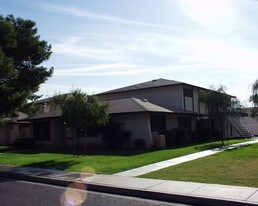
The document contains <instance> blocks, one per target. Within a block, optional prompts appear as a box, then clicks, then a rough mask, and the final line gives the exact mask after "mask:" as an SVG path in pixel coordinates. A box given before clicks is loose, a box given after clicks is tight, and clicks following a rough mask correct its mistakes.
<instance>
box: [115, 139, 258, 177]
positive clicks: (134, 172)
mask: <svg viewBox="0 0 258 206" xmlns="http://www.w3.org/2000/svg"><path fill="white" fill-rule="evenodd" d="M255 143H258V138H254V139H253V140H251V141H248V142H242V143H237V144H233V145H230V146H226V147H221V148H215V149H211V150H205V151H202V152H196V153H193V154H189V155H185V156H182V157H177V158H173V159H170V160H165V161H162V162H157V163H154V164H150V165H146V166H143V167H139V168H135V169H131V170H127V171H124V172H119V173H116V174H115V175H118V176H125V177H137V176H140V175H143V174H147V173H150V172H154V171H157V170H160V169H164V168H167V167H171V166H174V165H178V164H181V163H184V162H189V161H192V160H195V159H199V158H202V157H207V156H210V155H213V154H216V153H219V152H223V151H226V150H231V149H234V148H237V147H242V146H247V145H251V144H255Z"/></svg>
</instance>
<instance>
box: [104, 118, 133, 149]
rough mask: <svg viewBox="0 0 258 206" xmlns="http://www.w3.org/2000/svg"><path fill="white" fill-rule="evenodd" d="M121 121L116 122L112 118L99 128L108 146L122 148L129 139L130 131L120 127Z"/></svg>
mask: <svg viewBox="0 0 258 206" xmlns="http://www.w3.org/2000/svg"><path fill="white" fill-rule="evenodd" d="M122 126H123V123H120V122H117V121H116V120H114V119H110V121H109V122H108V123H107V124H106V125H105V126H104V127H102V129H101V133H102V134H103V138H104V139H105V140H107V142H108V145H109V147H111V148H115V147H119V148H122V147H123V146H124V144H125V143H126V142H128V141H129V138H130V136H131V134H132V133H131V132H130V131H129V130H123V129H122Z"/></svg>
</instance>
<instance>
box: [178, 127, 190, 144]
mask: <svg viewBox="0 0 258 206" xmlns="http://www.w3.org/2000/svg"><path fill="white" fill-rule="evenodd" d="M174 130H175V132H176V145H183V144H187V143H189V142H190V134H189V129H186V128H176V129H174Z"/></svg>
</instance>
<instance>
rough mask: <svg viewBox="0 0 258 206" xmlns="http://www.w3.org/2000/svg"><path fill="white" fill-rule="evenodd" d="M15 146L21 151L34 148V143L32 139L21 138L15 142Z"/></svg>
mask: <svg viewBox="0 0 258 206" xmlns="http://www.w3.org/2000/svg"><path fill="white" fill-rule="evenodd" d="M13 146H14V147H15V148H19V149H29V148H32V147H33V146H34V141H33V139H32V138H19V139H17V140H15V142H14V143H13Z"/></svg>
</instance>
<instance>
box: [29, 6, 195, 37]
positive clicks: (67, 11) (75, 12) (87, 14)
mask: <svg viewBox="0 0 258 206" xmlns="http://www.w3.org/2000/svg"><path fill="white" fill-rule="evenodd" d="M33 4H35V5H37V6H38V7H39V8H40V9H44V10H45V11H48V12H52V13H58V14H62V15H70V16H76V17H83V18H90V19H97V20H103V21H109V22H114V23H122V24H131V25H139V26H145V27H153V28H163V29H173V30H179V31H188V32H189V31H190V30H187V29H183V28H180V27H169V26H165V25H159V24H151V23H146V22H140V21H133V20H127V19H124V18H119V17H113V16H109V15H105V14H100V13H95V12H91V11H88V10H86V9H79V8H73V7H70V6H69V7H68V6H64V5H60V4H54V3H45V2H40V3H35V2H33ZM191 32H193V31H191Z"/></svg>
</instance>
